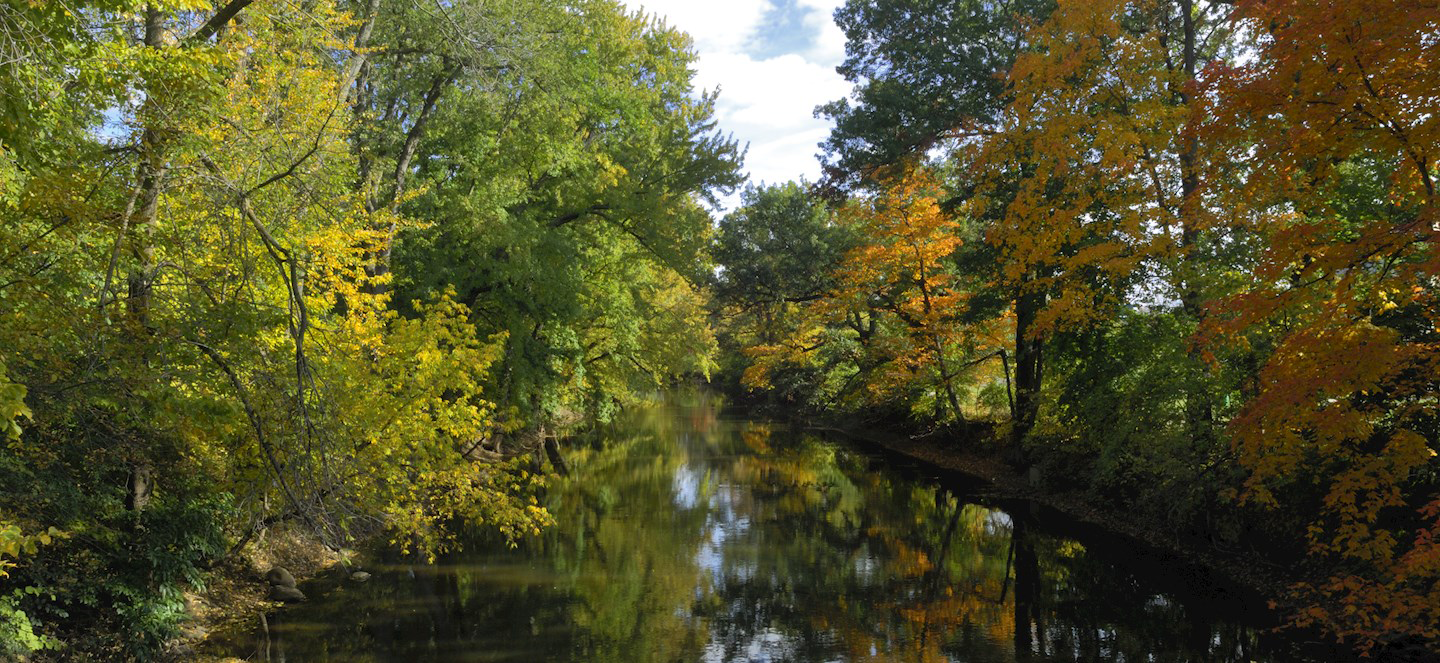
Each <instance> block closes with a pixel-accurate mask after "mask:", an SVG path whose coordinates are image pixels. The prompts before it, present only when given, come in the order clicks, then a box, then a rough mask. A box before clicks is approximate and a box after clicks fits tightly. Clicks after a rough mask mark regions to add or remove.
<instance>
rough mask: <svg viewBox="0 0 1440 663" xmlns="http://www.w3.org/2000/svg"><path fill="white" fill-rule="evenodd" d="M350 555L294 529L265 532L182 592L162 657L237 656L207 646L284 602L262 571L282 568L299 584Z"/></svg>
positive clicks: (210, 659) (209, 662)
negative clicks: (180, 620)
mask: <svg viewBox="0 0 1440 663" xmlns="http://www.w3.org/2000/svg"><path fill="white" fill-rule="evenodd" d="M352 556H353V554H352V553H351V552H350V551H340V552H336V551H334V550H331V549H330V548H328V547H326V546H325V545H324V544H323V543H321V542H320V540H319V539H318V538H316V537H314V536H313V535H310V534H308V533H306V532H304V531H303V530H301V529H299V528H295V527H288V528H276V529H273V530H270V531H267V532H265V533H264V535H263V536H261V537H259V538H257V539H256V540H255V541H252V542H251V543H249V544H248V545H246V547H245V548H244V550H242V551H241V552H240V553H239V554H237V555H235V556H234V557H233V558H232V559H230V560H229V561H226V562H224V563H222V564H220V565H217V566H216V568H214V569H212V570H211V571H210V573H209V574H208V576H207V578H206V583H205V587H204V588H203V589H192V590H191V591H188V592H186V593H185V612H186V614H187V615H188V619H187V620H186V622H185V625H184V626H182V627H181V629H180V635H179V636H178V637H177V638H175V639H174V640H172V641H171V643H170V645H169V646H168V647H167V648H166V651H165V657H164V659H163V660H165V661H174V662H176V663H179V662H180V661H201V662H205V663H231V662H233V661H238V660H240V659H236V658H233V657H228V656H216V655H213V654H208V653H207V650H208V648H209V645H210V644H212V638H215V637H225V636H226V635H228V634H235V633H246V632H249V631H251V630H253V629H255V628H256V627H257V625H259V624H261V623H262V620H264V619H265V615H267V614H269V613H272V612H274V611H275V610H279V609H281V608H282V607H283V605H284V604H283V603H281V602H278V601H272V600H270V597H269V594H270V585H269V584H268V583H267V582H266V581H265V574H266V572H268V571H269V570H270V569H273V568H276V567H279V568H283V569H285V570H287V571H288V572H289V573H290V574H291V575H292V576H293V577H294V579H295V581H296V582H297V583H298V584H299V585H301V586H302V587H303V586H304V585H306V583H308V582H310V581H311V580H312V579H315V578H317V577H319V576H321V575H322V574H324V573H326V572H327V571H330V570H332V569H334V568H336V567H337V566H341V565H346V564H349V563H350V562H351V558H352Z"/></svg>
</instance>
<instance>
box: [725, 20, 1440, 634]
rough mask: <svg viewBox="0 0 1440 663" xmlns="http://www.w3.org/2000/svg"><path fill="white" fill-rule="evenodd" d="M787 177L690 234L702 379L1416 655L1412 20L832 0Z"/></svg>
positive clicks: (1423, 76) (1429, 530) (1427, 141)
mask: <svg viewBox="0 0 1440 663" xmlns="http://www.w3.org/2000/svg"><path fill="white" fill-rule="evenodd" d="M836 20H837V22H838V23H839V25H840V27H842V28H843V29H844V31H845V34H846V37H847V39H848V45H847V58H846V60H845V62H844V64H843V65H842V66H841V67H840V72H841V73H842V74H844V75H845V76H846V77H847V78H848V79H849V80H850V81H851V82H852V83H853V84H854V89H853V92H852V94H851V95H850V97H849V98H848V99H844V100H839V101H836V102H834V103H832V104H829V105H827V106H824V107H822V108H821V109H819V112H820V113H821V114H823V115H824V116H826V117H828V118H830V119H831V120H833V121H834V123H835V129H834V130H833V132H832V134H831V137H830V138H829V140H828V141H827V142H826V143H825V144H824V145H823V148H824V152H825V154H824V165H825V175H824V177H823V178H822V180H821V181H820V182H819V183H818V184H817V185H814V186H809V187H803V186H796V185H782V186H769V187H759V188H753V189H750V190H748V191H747V192H746V194H745V200H744V203H745V204H744V206H743V207H742V208H741V209H739V210H738V211H736V212H734V213H732V214H731V215H729V216H727V217H726V218H725V219H724V220H723V221H722V222H721V224H720V227H719V232H718V240H717V249H716V251H717V252H716V256H717V259H718V260H719V261H720V262H721V263H722V264H723V266H724V269H723V272H722V273H721V275H720V277H719V279H718V283H717V286H716V290H715V293H716V296H717V303H718V306H719V307H721V308H720V310H722V311H723V312H724V314H723V315H722V316H721V319H722V320H724V326H723V330H724V333H723V334H722V339H721V342H722V347H723V348H724V349H725V351H726V353H725V356H726V357H727V359H726V369H727V370H726V372H725V373H726V375H729V376H732V378H731V379H732V382H731V383H730V386H731V388H733V389H749V390H753V391H754V392H755V395H756V396H758V397H761V398H763V399H766V400H768V401H770V402H771V403H779V404H783V405H784V406H785V409H786V410H787V411H795V410H796V409H797V408H804V409H808V410H809V411H811V412H812V413H819V414H824V415H830V416H840V415H847V414H848V415H856V414H861V415H865V416H868V417H870V418H871V419H872V421H877V422H887V421H888V422H894V421H897V420H899V421H908V422H909V425H912V426H913V425H915V424H916V423H919V424H922V425H924V426H928V427H930V428H935V427H937V426H938V427H939V429H940V431H941V432H940V435H941V436H942V438H943V436H945V435H949V436H952V437H953V438H954V439H957V440H968V441H969V442H970V450H971V451H979V450H980V447H981V445H980V443H979V442H978V441H977V440H979V439H985V440H988V445H985V448H988V449H989V451H990V452H992V453H995V454H997V455H1000V456H1002V457H1004V458H1005V459H1007V460H1008V461H1009V462H1010V463H1011V464H1012V465H1014V466H1015V467H1017V468H1025V469H1031V468H1033V469H1031V471H1030V472H1028V474H1029V475H1030V476H1033V477H1038V478H1039V479H1040V480H1041V482H1042V483H1043V484H1044V485H1045V487H1046V488H1048V489H1051V490H1056V491H1080V492H1082V493H1088V494H1089V495H1090V496H1091V498H1093V499H1094V500H1096V501H1098V502H1101V503H1106V504H1109V505H1111V506H1112V507H1113V508H1116V509H1118V510H1121V511H1123V512H1125V513H1129V514H1134V515H1135V516H1137V517H1140V518H1143V519H1146V520H1148V521H1149V522H1151V523H1154V524H1156V526H1157V527H1158V528H1161V529H1163V530H1164V531H1165V532H1166V533H1167V535H1170V536H1174V537H1176V538H1179V539H1180V540H1185V541H1193V542H1200V543H1202V544H1204V545H1206V546H1215V547H1218V548H1220V549H1222V550H1231V551H1252V550H1253V551H1254V552H1255V553H1257V556H1258V557H1259V558H1261V559H1263V560H1266V561H1269V562H1271V563H1276V564H1279V565H1280V567H1277V568H1281V567H1283V568H1287V569H1295V570H1296V572H1295V573H1294V574H1293V575H1292V576H1288V577H1286V578H1284V579H1283V580H1284V581H1285V582H1288V583H1290V584H1292V585H1293V586H1292V587H1290V591H1289V592H1288V595H1287V596H1284V597H1276V598H1277V600H1279V602H1280V603H1281V604H1283V606H1284V609H1285V611H1286V614H1287V616H1288V617H1289V618H1290V620H1291V621H1292V622H1294V623H1297V624H1300V625H1307V626H1318V627H1321V628H1323V629H1324V630H1326V631H1328V632H1329V633H1330V635H1331V636H1332V637H1338V638H1341V639H1343V641H1344V642H1346V643H1349V644H1350V645H1357V646H1358V647H1359V648H1360V649H1362V650H1366V651H1374V649H1373V648H1374V647H1376V646H1383V647H1385V648H1386V649H1385V651H1387V652H1392V653H1393V652H1398V651H1401V650H1405V651H1416V650H1418V649H1419V648H1424V647H1428V648H1430V649H1431V650H1432V651H1433V650H1434V648H1435V647H1437V640H1440V583H1437V580H1440V539H1437V535H1440V460H1437V458H1436V452H1437V450H1440V416H1437V415H1440V408H1437V393H1440V382H1437V378H1440V370H1437V369H1440V345H1437V343H1440V301H1437V299H1436V288H1437V286H1440V252H1437V244H1436V242H1437V240H1440V214H1437V202H1440V199H1437V192H1436V181H1437V176H1440V166H1437V158H1440V116H1437V114H1436V113H1435V109H1436V108H1437V107H1440V68H1437V67H1435V66H1434V62H1435V61H1436V58H1437V56H1440V41H1437V39H1436V35H1437V34H1440V8H1437V7H1436V6H1435V4H1434V3H1427V2H1416V1H1407V0H1397V1H1388V0H1366V1H1363V2H1350V1H1341V0H1335V1H1319V2H1311V1H1309V0H1304V1H1300V0H1293V1H1292V0H1238V1H1235V2H1231V1H1223V2H1210V1H1205V0H1060V1H1058V2H1056V1H1054V0H1016V1H1014V2H980V1H975V2H967V1H963V0H948V1H947V0H938V1H924V0H914V1H908V2H901V1H884V0H882V1H877V2H858V1H852V2H847V3H846V4H845V5H844V7H842V8H841V9H840V10H838V11H837V12H836Z"/></svg>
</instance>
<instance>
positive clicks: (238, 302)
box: [0, 0, 740, 660]
mask: <svg viewBox="0 0 1440 663" xmlns="http://www.w3.org/2000/svg"><path fill="white" fill-rule="evenodd" d="M688 44H689V41H688V38H687V37H686V36H684V35H683V34H681V33H678V32H676V31H674V30H671V29H668V28H666V27H664V26H662V25H659V24H657V23H656V22H654V21H652V20H650V19H648V18H645V17H643V16H640V15H637V14H633V13H630V12H627V11H625V10H623V9H622V8H621V7H620V6H619V5H618V4H617V3H614V2H609V1H606V0H596V1H590V0H580V1H578V2H566V3H552V2H545V1H541V0H502V1H500V2H490V1H487V2H454V3H428V2H380V1H379V0H360V1H354V2H352V1H348V0H336V1H328V0H319V1H306V2H280V1H271V0H253V1H252V0H231V1H229V2H218V3H217V2H211V1H210V0H155V1H153V2H144V1H130V0H93V1H91V0H73V1H72V0H56V1H51V2H29V1H26V0H19V1H14V2H11V1H7V2H3V3H0V359H3V365H4V377H3V380H0V418H3V422H4V431H5V439H4V443H3V448H0V520H3V526H4V529H3V538H0V559H4V569H3V571H4V572H5V573H7V576H6V577H5V578H4V580H3V586H0V587H3V594H0V658H6V659H12V658H15V657H27V656H32V657H40V658H44V657H53V658H62V659H65V660H85V659H95V660H145V659H153V658H155V657H157V656H158V655H160V654H161V652H162V650H163V649H164V648H165V646H166V643H167V642H168V641H169V640H170V639H171V638H172V636H174V635H175V633H176V630H177V626H178V625H179V623H180V622H181V620H182V619H183V618H184V605H183V599H184V597H183V591H184V590H186V589H187V588H194V587H196V586H199V585H202V584H203V583H205V581H206V579H207V570H208V569H210V568H212V567H214V566H216V565H217V564H221V563H223V562H225V561H226V560H227V559H228V558H232V557H234V556H236V555H238V554H241V553H242V552H243V549H244V547H245V546H247V545H248V543H249V542H252V541H255V540H256V539H257V538H258V537H259V535H260V533H261V532H262V530H264V529H266V528H269V527H272V526H275V525H278V524H281V523H285V524H288V525H293V526H295V527H298V528H301V529H303V530H304V531H307V532H310V533H311V535H312V536H314V537H316V538H317V540H319V541H320V542H321V543H324V544H326V545H329V546H333V547H340V546H343V545H346V544H347V543H348V542H350V541H353V540H355V539H357V538H359V537H363V536H368V535H374V534H383V535H384V536H385V537H387V538H388V540H390V541H392V542H393V543H394V544H395V545H397V546H399V547H401V548H406V549H409V550H410V551H411V552H412V553H414V554H420V555H433V554H435V553H438V552H440V551H443V550H445V549H446V548H447V547H449V546H451V545H452V542H453V536H452V531H453V527H451V526H452V525H453V524H455V523H459V522H465V523H472V524H476V525H480V526H485V527H489V528H492V529H494V530H495V531H498V532H500V533H501V535H503V536H504V537H509V538H511V539H514V538H515V537H519V536H522V535H526V534H529V533H532V532H535V531H537V530H538V528H541V527H544V526H546V525H547V524H548V523H549V522H550V516H549V514H547V513H546V511H545V510H544V509H543V508H542V507H541V506H540V505H539V504H538V502H537V501H536V499H535V490H536V487H537V483H536V477H535V475H534V473H533V472H532V471H531V468H530V466H529V465H528V464H526V463H525V462H524V460H523V457H524V452H525V451H526V450H528V449H529V448H531V447H533V446H534V445H535V444H536V443H537V442H536V441H537V440H539V439H541V438H542V437H544V434H546V433H548V431H549V429H551V428H552V427H554V426H556V425H559V424H564V423H565V422H567V421H572V420H575V419H577V418H580V417H589V418H590V419H592V420H603V419H605V418H606V417H608V416H609V415H610V414H611V413H612V412H613V411H614V410H615V409H616V408H617V407H618V406H619V405H621V404H623V403H625V402H626V401H628V400H629V399H631V398H632V397H633V395H634V394H635V393H637V391H640V390H644V391H652V390H653V389H654V388H655V386H656V385H657V384H660V383H663V382H665V381H668V380H669V379H670V378H671V377H672V376H675V375H680V374H692V373H694V374H703V373H705V372H706V371H707V370H708V368H709V366H710V363H711V361H712V359H711V355H712V349H713V347H714V345H715V342H714V340H713V337H712V335H711V333H710V331H709V328H708V327H707V325H706V324H705V312H706V309H705V299H704V296H703V294H702V290H701V289H700V288H699V287H697V285H696V284H697V283H699V282H700V281H702V279H703V277H704V275H705V274H706V273H707V267H706V261H707V259H706V258H705V256H704V249H705V240H706V237H707V236H708V234H707V229H708V228H709V227H710V225H711V221H710V216H709V213H708V212H706V210H705V208H704V206H703V204H702V203H703V201H704V200H705V199H706V197H708V196H710V195H711V193H712V192H714V191H717V190H723V189H726V188H727V187H732V186H734V185H735V184H736V183H737V182H738V179H739V178H738V175H737V172H738V164H739V157H740V150H739V149H738V147H737V145H736V144H735V143H734V142H733V141H731V140H729V139H728V138H726V137H724V136H721V135H720V134H719V133H717V132H716V131H715V130H714V128H713V125H712V123H711V119H710V118H711V114H712V110H711V109H712V98H711V97H710V96H708V95H706V94H701V93H697V92H696V91H695V90H693V89H692V87H691V84H690V76H691V74H690V70H689V67H690V65H691V59H692V55H691V52H690V49H689V47H688ZM517 458H518V460H517Z"/></svg>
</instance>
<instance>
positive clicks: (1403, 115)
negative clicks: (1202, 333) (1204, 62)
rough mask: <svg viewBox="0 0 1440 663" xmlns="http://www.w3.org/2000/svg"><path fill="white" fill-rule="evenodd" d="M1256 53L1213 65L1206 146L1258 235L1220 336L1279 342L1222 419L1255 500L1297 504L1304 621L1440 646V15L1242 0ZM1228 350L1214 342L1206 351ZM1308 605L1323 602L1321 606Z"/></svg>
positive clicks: (1388, 7)
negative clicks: (1309, 494)
mask: <svg viewBox="0 0 1440 663" xmlns="http://www.w3.org/2000/svg"><path fill="white" fill-rule="evenodd" d="M1235 22H1236V28H1237V29H1238V30H1249V31H1253V34H1254V35H1255V36H1256V45H1257V50H1256V53H1255V55H1256V57H1255V58H1254V60H1252V61H1250V62H1247V63H1244V64H1236V65H1233V66H1228V67H1216V68H1213V69H1212V70H1211V71H1209V72H1208V76H1207V79H1206V82H1207V84H1208V87H1207V89H1206V96H1207V97H1208V98H1210V99H1212V100H1213V103H1214V113H1215V115H1214V120H1213V122H1210V123H1208V124H1207V125H1206V126H1205V127H1204V129H1205V132H1204V134H1203V135H1204V136H1205V137H1206V138H1207V139H1210V140H1215V141H1222V142H1224V143H1225V144H1226V145H1228V146H1229V148H1230V149H1231V150H1233V152H1234V153H1235V154H1236V155H1237V158H1240V159H1243V160H1244V162H1245V164H1246V170H1245V173H1246V175H1247V177H1246V179H1245V181H1244V183H1243V186H1240V187H1236V188H1235V189H1233V190H1224V189H1219V190H1217V189H1211V191H1210V192H1208V193H1210V194H1211V195H1222V196H1225V197H1224V202H1225V204H1227V205H1229V206H1232V207H1233V209H1234V210H1235V213H1234V218H1235V219H1236V220H1237V222H1238V223H1241V224H1244V226H1245V227H1246V228H1248V229H1250V230H1251V231H1252V232H1255V233H1256V234H1259V235H1261V236H1263V237H1264V238H1265V249H1264V251H1263V253H1262V254H1261V260H1260V264H1259V266H1258V268H1257V269H1256V271H1255V274H1254V279H1253V280H1252V281H1251V282H1250V283H1248V284H1247V286H1248V287H1247V288H1246V289H1245V291H1244V292H1241V293H1238V294H1236V295H1234V296H1231V297H1227V298H1225V299H1223V300H1221V301H1219V302H1217V304H1216V307H1215V312H1214V314H1212V316H1211V317H1210V319H1209V320H1208V322H1209V323H1210V324H1209V326H1208V331H1209V333H1210V338H1211V340H1212V341H1215V342H1218V341H1220V339H1223V338H1231V339H1236V340H1243V339H1247V338H1255V337H1257V336H1261V335H1264V336H1273V337H1274V339H1275V340H1274V342H1273V350H1271V351H1270V352H1269V353H1268V354H1267V356H1266V357H1265V358H1264V365H1263V368H1261V370H1260V372H1259V374H1258V376H1256V380H1255V386H1254V389H1253V392H1252V394H1251V397H1250V399H1249V400H1248V401H1247V402H1246V404H1245V406H1244V409H1243V410H1242V411H1241V412H1240V413H1239V415H1238V416H1237V417H1236V418H1235V420H1234V421H1233V422H1232V423H1231V426H1230V431H1231V433H1232V435H1233V436H1234V439H1235V443H1236V445H1237V449H1238V451H1239V454H1240V460H1241V462H1242V463H1243V465H1244V466H1245V468H1246V469H1247V470H1248V471H1249V472H1250V476H1249V478H1248V480H1247V482H1246V489H1245V496H1246V498H1247V499H1249V500H1252V501H1255V502H1258V503H1261V504H1269V505H1276V506H1278V505H1282V504H1283V505H1290V504H1294V503H1295V502H1296V501H1299V500H1305V499H1306V498H1305V497H1303V495H1304V493H1301V492H1300V491H1297V490H1296V489H1295V486H1297V485H1301V484H1303V482H1311V481H1313V482H1315V483H1316V485H1317V488H1318V489H1319V490H1320V494H1319V495H1317V496H1316V499H1314V501H1303V502H1300V504H1301V506H1300V508H1302V509H1303V510H1304V511H1308V512H1309V513H1310V514H1313V515H1312V516H1311V518H1310V523H1309V526H1308V528H1307V539H1308V542H1309V547H1310V550H1311V553H1312V555H1314V556H1315V557H1316V558H1317V559H1319V560H1323V561H1324V562H1325V564H1326V566H1327V567H1328V568H1330V569H1332V571H1331V573H1330V575H1331V577H1330V578H1329V579H1328V580H1326V581H1323V582H1319V583H1315V584H1313V585H1310V586H1306V587H1303V588H1302V589H1304V590H1308V591H1310V592H1314V593H1317V594H1318V595H1319V596H1322V597H1329V599H1331V600H1325V599H1321V600H1317V601H1311V602H1310V607H1308V608H1306V609H1305V610H1303V611H1302V612H1301V615H1300V619H1301V621H1302V622H1304V623H1309V622H1316V623H1320V624H1322V625H1324V626H1325V627H1327V628H1329V629H1331V630H1333V631H1334V632H1335V633H1337V634H1339V635H1341V636H1345V637H1354V638H1356V639H1357V640H1358V641H1360V642H1361V643H1362V644H1364V645H1366V646H1371V645H1373V644H1374V643H1376V642H1377V641H1380V640H1383V639H1390V638H1394V637H1395V636H1397V635H1399V634H1405V635H1409V636H1415V637H1421V638H1426V639H1430V640H1431V641H1432V642H1433V639H1434V638H1436V637H1437V636H1440V631H1437V630H1436V624H1437V623H1440V594H1437V585H1436V583H1435V578H1436V575H1437V573H1440V571H1437V568H1440V567H1437V566H1436V560H1437V559H1440V548H1437V547H1436V546H1437V544H1436V541H1437V539H1436V535H1437V533H1440V501H1436V484H1435V482H1434V479H1433V476H1434V472H1435V469H1436V467H1437V464H1436V459H1435V458H1436V452H1437V443H1436V440H1437V439H1440V430H1437V428H1436V418H1435V413H1434V408H1433V405H1432V402H1433V400H1434V398H1435V393H1436V389H1437V384H1436V382H1435V379H1434V376H1435V375H1437V368H1440V364H1437V361H1440V353H1437V346H1436V342H1437V340H1440V339H1437V337H1436V333H1435V329H1436V325H1435V322H1436V320H1437V310H1440V309H1437V306H1436V301H1435V298H1434V289H1435V285H1436V276H1437V266H1440V262H1437V259H1436V251H1435V243H1436V239H1437V235H1436V230H1437V226H1436V220H1437V218H1440V216H1437V198H1436V191H1435V184H1434V182H1435V180H1436V176H1437V172H1436V167H1435V156H1434V154H1433V153H1434V147H1435V145H1437V144H1440V120H1437V118H1436V117H1435V116H1434V113H1432V112H1430V111H1429V110H1428V107H1429V106H1430V104H1428V103H1427V102H1426V101H1425V100H1429V99H1434V98H1435V95H1436V94H1437V90H1440V75H1437V72H1436V71H1435V70H1434V67H1432V66H1430V65H1429V64H1428V63H1429V62H1430V61H1432V60H1433V59H1434V57H1435V56H1436V54H1437V51H1436V44H1435V40H1434V38H1433V36H1434V32H1435V29H1436V27H1437V25H1440V14H1437V12H1436V10H1435V8H1434V7H1426V6H1423V3H1422V4H1416V3H1406V2H1378V3H1362V4H1350V3H1339V2H1319V3H1303V2H1243V3H1239V4H1238V5H1237V14H1236V17H1235ZM1215 347H1223V346H1215ZM1313 596H1314V594H1312V597H1313Z"/></svg>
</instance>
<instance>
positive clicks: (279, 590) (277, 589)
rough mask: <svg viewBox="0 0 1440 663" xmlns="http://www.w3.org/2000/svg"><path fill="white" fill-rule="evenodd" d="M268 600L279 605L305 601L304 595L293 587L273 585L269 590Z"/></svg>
mask: <svg viewBox="0 0 1440 663" xmlns="http://www.w3.org/2000/svg"><path fill="white" fill-rule="evenodd" d="M270 600H271V601H279V602H281V603H299V602H301V601H304V600H305V593H304V592H302V591H300V590H298V589H295V588H294V587H286V586H285V585H275V586H274V587H271V588H270Z"/></svg>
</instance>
